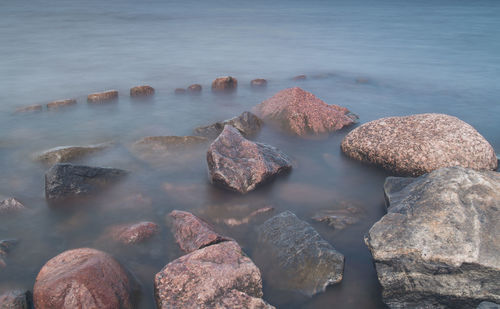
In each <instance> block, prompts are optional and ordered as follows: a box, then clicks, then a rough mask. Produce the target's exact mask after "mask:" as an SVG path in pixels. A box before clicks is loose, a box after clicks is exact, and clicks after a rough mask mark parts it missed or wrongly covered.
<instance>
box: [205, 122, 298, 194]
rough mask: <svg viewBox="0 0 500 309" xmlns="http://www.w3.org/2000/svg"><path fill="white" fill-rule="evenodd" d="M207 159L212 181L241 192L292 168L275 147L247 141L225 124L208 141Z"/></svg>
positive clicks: (287, 159) (286, 158) (252, 188)
mask: <svg viewBox="0 0 500 309" xmlns="http://www.w3.org/2000/svg"><path fill="white" fill-rule="evenodd" d="M207 163H208V170H209V179H210V181H211V182H212V183H213V184H216V185H220V186H222V187H224V188H227V189H229V190H233V191H236V192H239V193H243V194H244V193H247V192H249V191H251V190H254V189H255V187H256V186H258V185H260V184H262V183H264V182H266V181H268V180H270V179H271V178H273V177H275V176H277V175H278V174H280V173H282V172H286V171H288V170H290V169H291V168H292V165H291V162H290V159H289V158H288V157H287V156H286V155H285V154H284V153H283V152H281V151H280V150H279V149H277V148H275V147H272V146H269V145H266V144H261V143H254V142H252V141H249V140H247V139H245V138H244V137H243V136H242V135H241V133H240V132H239V131H238V130H236V129H235V128H233V127H231V126H228V125H226V126H225V128H224V131H222V133H221V134H220V135H219V137H217V139H216V140H215V141H214V142H213V143H212V144H211V145H210V148H209V149H208V151H207Z"/></svg>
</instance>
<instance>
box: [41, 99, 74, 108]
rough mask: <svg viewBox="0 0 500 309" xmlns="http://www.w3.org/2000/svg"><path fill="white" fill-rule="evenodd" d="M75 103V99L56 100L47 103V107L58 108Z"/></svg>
mask: <svg viewBox="0 0 500 309" xmlns="http://www.w3.org/2000/svg"><path fill="white" fill-rule="evenodd" d="M75 104H76V99H66V100H57V101H52V102H50V103H47V109H52V110H53V109H58V108H61V107H66V106H71V105H75Z"/></svg>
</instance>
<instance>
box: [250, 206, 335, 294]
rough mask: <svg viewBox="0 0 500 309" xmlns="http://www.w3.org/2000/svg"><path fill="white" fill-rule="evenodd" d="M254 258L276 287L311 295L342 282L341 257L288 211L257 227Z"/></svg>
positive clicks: (303, 222)
mask: <svg viewBox="0 0 500 309" xmlns="http://www.w3.org/2000/svg"><path fill="white" fill-rule="evenodd" d="M255 252H256V253H255V260H256V261H257V263H258V265H259V266H260V265H263V266H262V267H261V269H262V273H263V276H264V279H265V280H266V281H267V282H268V283H269V285H271V286H272V287H273V288H275V289H279V290H291V291H297V292H301V293H303V294H305V295H308V296H312V295H314V294H316V293H319V292H323V291H324V290H325V289H326V287H327V286H328V285H331V284H335V283H338V282H340V281H342V277H343V272H344V256H343V255H342V254H341V253H339V252H338V251H336V250H335V249H334V248H333V247H332V246H331V245H330V244H329V243H328V242H327V241H325V240H324V239H323V238H322V237H321V236H320V235H319V234H318V232H316V230H314V229H313V228H312V227H311V225H309V224H308V223H307V222H305V221H302V220H300V219H299V218H297V216H295V215H294V214H293V213H291V212H290V211H285V212H282V213H280V214H278V215H276V216H274V217H272V218H271V219H269V220H267V221H266V222H264V224H262V225H261V226H259V227H258V242H257V245H256V250H255Z"/></svg>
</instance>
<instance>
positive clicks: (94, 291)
mask: <svg viewBox="0 0 500 309" xmlns="http://www.w3.org/2000/svg"><path fill="white" fill-rule="evenodd" d="M137 291H138V285H137V283H136V282H135V279H133V278H132V277H131V276H130V275H129V274H128V273H127V271H126V270H125V269H124V268H123V267H122V266H121V265H120V264H119V263H118V262H117V261H116V260H115V259H114V258H112V257H111V256H110V255H108V254H106V253H104V252H101V251H98V250H95V249H89V248H80V249H74V250H69V251H65V252H63V253H61V254H59V255H58V256H56V257H54V258H52V259H51V260H50V261H48V262H47V263H46V264H45V265H44V266H43V267H42V269H41V270H40V272H39V273H38V276H37V278H36V282H35V286H34V290H33V302H34V305H35V308H37V309H44V308H68V309H70V308H109V309H112V308H113V309H114V308H135V306H134V305H135V304H134V300H135V299H134V296H135V295H134V294H135V293H137Z"/></svg>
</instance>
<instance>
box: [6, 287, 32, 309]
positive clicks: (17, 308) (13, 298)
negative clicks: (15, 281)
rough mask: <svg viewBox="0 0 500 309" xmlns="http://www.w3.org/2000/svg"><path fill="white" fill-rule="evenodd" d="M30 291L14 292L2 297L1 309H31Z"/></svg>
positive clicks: (8, 292)
mask: <svg viewBox="0 0 500 309" xmlns="http://www.w3.org/2000/svg"><path fill="white" fill-rule="evenodd" d="M30 299H31V295H30V292H29V291H21V290H12V291H7V292H5V293H3V294H1V295H0V309H29V308H30Z"/></svg>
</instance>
